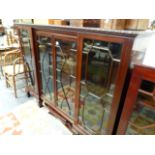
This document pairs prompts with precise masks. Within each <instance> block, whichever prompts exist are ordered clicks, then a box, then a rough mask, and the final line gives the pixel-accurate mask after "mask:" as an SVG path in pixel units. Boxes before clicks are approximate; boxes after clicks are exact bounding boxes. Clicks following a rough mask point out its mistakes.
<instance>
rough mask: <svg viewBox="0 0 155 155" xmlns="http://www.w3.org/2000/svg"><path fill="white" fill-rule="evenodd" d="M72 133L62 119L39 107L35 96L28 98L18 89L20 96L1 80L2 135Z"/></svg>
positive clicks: (0, 131)
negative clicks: (15, 95) (16, 96)
mask: <svg viewBox="0 0 155 155" xmlns="http://www.w3.org/2000/svg"><path fill="white" fill-rule="evenodd" d="M53 134H54V135H66V134H67V135H68V134H69V135H70V134H72V133H71V132H70V131H69V130H68V129H67V128H66V127H65V126H64V125H63V124H62V122H61V121H60V120H58V119H56V118H55V117H53V116H52V115H50V114H48V110H47V109H46V108H45V107H44V108H39V107H38V105H37V101H36V99H35V98H33V97H30V98H28V97H27V95H26V93H25V92H24V91H23V90H18V98H15V97H14V94H13V90H12V89H11V88H6V87H5V83H4V81H3V80H0V135H53Z"/></svg>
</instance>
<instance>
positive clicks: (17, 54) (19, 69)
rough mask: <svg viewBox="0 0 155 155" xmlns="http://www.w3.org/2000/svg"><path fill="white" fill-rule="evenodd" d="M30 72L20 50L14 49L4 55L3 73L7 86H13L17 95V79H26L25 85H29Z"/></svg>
mask: <svg viewBox="0 0 155 155" xmlns="http://www.w3.org/2000/svg"><path fill="white" fill-rule="evenodd" d="M28 72H30V71H29V70H28V67H27V65H26V63H25V62H24V59H23V56H22V53H21V51H20V50H15V51H12V52H10V53H7V54H6V55H5V56H4V67H3V73H4V77H5V82H6V86H7V87H9V86H11V87H13V90H14V95H15V97H17V81H19V80H24V81H25V84H26V85H25V86H24V87H27V86H28V78H29V76H28ZM22 88H23V87H22Z"/></svg>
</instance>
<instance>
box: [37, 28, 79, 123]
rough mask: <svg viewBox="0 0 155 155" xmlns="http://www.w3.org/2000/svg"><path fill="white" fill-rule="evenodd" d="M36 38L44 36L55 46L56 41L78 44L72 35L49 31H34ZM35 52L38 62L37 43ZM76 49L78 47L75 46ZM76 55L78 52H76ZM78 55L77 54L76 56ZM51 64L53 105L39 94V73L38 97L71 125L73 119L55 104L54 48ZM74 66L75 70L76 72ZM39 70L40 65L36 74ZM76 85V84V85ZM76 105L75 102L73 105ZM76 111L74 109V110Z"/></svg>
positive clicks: (53, 49)
mask: <svg viewBox="0 0 155 155" xmlns="http://www.w3.org/2000/svg"><path fill="white" fill-rule="evenodd" d="M37 36H45V37H49V38H51V44H52V45H55V43H56V39H60V40H63V41H74V42H76V43H77V44H78V42H77V37H76V36H72V35H68V34H57V33H55V32H51V31H44V30H36V31H35V40H37ZM35 46H36V51H37V55H38V61H40V56H39V50H38V48H37V43H36V45H35ZM77 47H78V45H77ZM77 53H78V50H77ZM77 55H78V54H77ZM52 58H53V60H52V62H53V87H54V104H50V101H49V100H47V99H46V98H44V97H43V95H42V92H41V88H42V86H41V75H40V73H39V81H40V82H39V85H40V86H39V87H40V96H41V100H44V101H45V102H47V103H49V104H48V106H49V107H51V108H53V109H54V111H56V112H58V113H59V114H60V115H61V116H62V117H63V118H65V119H66V120H68V121H70V122H71V123H73V122H74V121H75V118H73V120H72V119H71V118H70V117H69V116H68V115H67V114H65V113H64V112H63V111H62V110H61V109H59V108H58V107H57V104H56V96H57V88H56V48H55V46H52ZM77 67H78V66H76V70H77ZM39 70H40V65H38V72H39ZM76 83H77V79H76ZM76 85H77V84H76ZM76 104H77V103H76V102H75V105H76ZM75 111H76V108H75Z"/></svg>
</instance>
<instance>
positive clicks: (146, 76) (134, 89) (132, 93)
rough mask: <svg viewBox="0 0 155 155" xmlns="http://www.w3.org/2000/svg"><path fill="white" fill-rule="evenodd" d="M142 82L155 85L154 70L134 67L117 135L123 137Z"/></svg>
mask: <svg viewBox="0 0 155 155" xmlns="http://www.w3.org/2000/svg"><path fill="white" fill-rule="evenodd" d="M142 80H147V81H150V82H153V83H155V69H154V68H149V67H147V66H139V65H135V67H134V69H133V73H132V77H131V80H130V85H129V88H128V92H127V96H126V100H125V104H124V108H123V111H122V114H121V118H120V121H119V125H118V129H117V134H118V135H124V134H125V132H126V130H127V127H128V121H129V119H130V116H131V114H132V112H133V108H134V105H135V102H136V99H137V95H138V89H139V88H140V86H141V83H142Z"/></svg>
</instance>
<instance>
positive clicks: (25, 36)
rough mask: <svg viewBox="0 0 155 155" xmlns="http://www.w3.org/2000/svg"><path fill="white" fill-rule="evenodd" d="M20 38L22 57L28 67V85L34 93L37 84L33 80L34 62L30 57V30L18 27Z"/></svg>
mask: <svg viewBox="0 0 155 155" xmlns="http://www.w3.org/2000/svg"><path fill="white" fill-rule="evenodd" d="M19 32H20V40H21V46H22V47H21V48H22V50H23V53H24V59H25V61H26V64H27V67H28V69H29V71H30V72H29V77H30V79H29V87H30V88H32V90H33V91H34V92H35V93H36V92H37V85H36V80H35V64H34V59H33V57H32V47H31V39H30V32H29V30H27V29H20V31H19Z"/></svg>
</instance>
